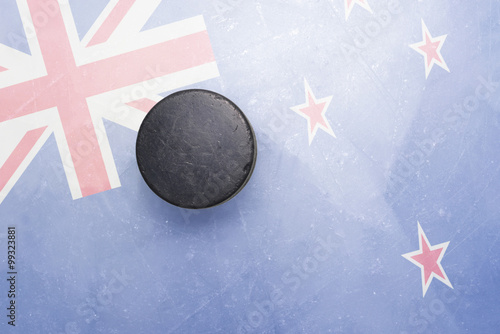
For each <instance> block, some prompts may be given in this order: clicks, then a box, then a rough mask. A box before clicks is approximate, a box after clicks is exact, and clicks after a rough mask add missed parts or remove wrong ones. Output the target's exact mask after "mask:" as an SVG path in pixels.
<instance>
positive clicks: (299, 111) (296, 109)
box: [290, 78, 337, 146]
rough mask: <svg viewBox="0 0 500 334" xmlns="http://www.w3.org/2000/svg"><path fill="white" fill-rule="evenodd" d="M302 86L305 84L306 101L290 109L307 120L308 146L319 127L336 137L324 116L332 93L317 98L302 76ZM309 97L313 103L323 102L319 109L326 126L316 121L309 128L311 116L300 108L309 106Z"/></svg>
mask: <svg viewBox="0 0 500 334" xmlns="http://www.w3.org/2000/svg"><path fill="white" fill-rule="evenodd" d="M304 86H305V99H306V102H305V103H303V104H301V105H297V106H294V107H291V108H290V109H291V110H293V111H294V112H295V113H297V114H299V115H300V116H302V117H303V118H305V119H306V120H307V133H308V138H309V146H310V145H311V144H312V141H313V139H314V137H315V136H316V134H317V132H318V129H319V128H321V129H322V130H323V131H325V132H326V133H328V134H329V135H331V136H333V137H334V138H337V136H336V135H335V133H334V132H333V129H332V127H331V125H330V122H329V121H328V119H327V118H326V117H325V113H326V111H327V110H328V107H329V106H330V102H331V100H332V98H333V95H331V96H327V97H323V98H321V99H317V98H316V97H315V96H314V93H313V91H312V90H311V87H310V86H309V83H308V82H307V79H306V78H304ZM310 98H312V102H313V103H314V104H315V105H318V104H323V103H324V106H323V110H322V111H321V117H322V119H323V121H324V122H325V124H326V125H327V126H326V127H325V126H324V125H323V124H321V123H316V124H315V126H314V128H313V129H312V130H311V117H309V116H308V115H306V114H305V113H304V112H303V111H302V109H305V108H308V107H310V106H311V100H310Z"/></svg>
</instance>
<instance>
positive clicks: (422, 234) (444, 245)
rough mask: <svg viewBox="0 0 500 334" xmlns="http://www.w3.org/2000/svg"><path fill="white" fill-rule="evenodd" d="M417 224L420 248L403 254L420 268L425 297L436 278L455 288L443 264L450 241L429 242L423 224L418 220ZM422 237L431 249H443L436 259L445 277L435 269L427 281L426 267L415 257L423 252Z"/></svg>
mask: <svg viewBox="0 0 500 334" xmlns="http://www.w3.org/2000/svg"><path fill="white" fill-rule="evenodd" d="M417 224H418V246H419V249H417V250H416V251H413V252H409V253H405V254H402V255H401V256H402V257H404V258H405V259H407V260H408V261H410V262H411V263H413V264H414V265H416V266H417V267H419V268H420V274H421V275H420V276H421V280H422V292H423V297H425V294H426V293H427V290H428V289H429V286H430V285H431V282H432V280H433V279H434V278H436V279H438V280H439V281H441V282H442V283H444V284H445V285H447V286H448V287H450V288H452V289H454V288H453V285H452V284H451V282H450V279H449V278H448V275H446V272H445V270H444V268H443V266H442V265H441V260H442V259H443V257H444V254H445V253H446V250H447V248H448V245H449V243H450V242H449V241H446V242H442V243H440V244H437V245H431V244H430V242H429V239H427V236H426V235H425V232H424V230H423V229H422V226H420V222H417ZM422 239H423V240H424V241H425V243H426V244H427V245H428V247H429V251H434V250H437V249H441V253H440V254H439V257H438V259H437V260H436V265H437V266H438V268H439V269H440V270H441V273H442V274H443V276H444V277H440V276H439V275H437V274H436V273H435V272H434V271H432V272H431V274H430V276H429V279H428V280H427V282H426V281H425V267H424V265H423V264H421V263H420V262H418V261H416V260H415V259H413V257H414V256H416V255H420V254H423V248H422V247H423V245H422Z"/></svg>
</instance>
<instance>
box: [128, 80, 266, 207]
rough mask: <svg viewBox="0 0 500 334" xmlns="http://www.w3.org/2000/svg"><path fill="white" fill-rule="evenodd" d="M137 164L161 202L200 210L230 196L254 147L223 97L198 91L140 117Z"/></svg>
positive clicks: (248, 169) (250, 164)
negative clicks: (142, 117) (142, 119)
mask: <svg viewBox="0 0 500 334" xmlns="http://www.w3.org/2000/svg"><path fill="white" fill-rule="evenodd" d="M136 155H137V164H138V166H139V170H140V172H141V174H142V176H143V178H144V180H145V181H146V183H147V184H148V186H149V187H150V188H151V190H153V191H154V192H155V193H156V194H157V195H158V196H159V197H161V198H163V199H164V200H165V201H167V202H169V203H171V204H173V205H176V206H179V207H182V208H189V209H202V208H208V207H212V206H216V205H218V204H221V203H224V202H226V201H228V200H229V199H231V198H233V197H234V196H235V195H236V194H237V193H238V192H239V191H240V190H241V189H242V188H243V187H244V186H245V185H246V183H247V182H248V180H249V179H250V176H251V174H252V172H253V169H254V167H255V162H256V158H257V143H256V140H255V134H254V132H253V129H252V126H251V125H250V122H249V121H248V119H247V118H246V117H245V115H244V114H243V112H242V111H241V110H240V109H239V108H238V107H237V106H236V105H235V104H234V103H233V102H231V101H230V100H228V99H227V98H225V97H224V96H222V95H220V94H217V93H214V92H211V91H207V90H200V89H191V90H184V91H180V92H176V93H173V94H171V95H169V96H167V97H166V98H164V99H163V100H161V101H160V102H158V103H157V104H156V105H155V106H154V107H153V108H152V109H151V111H150V112H149V113H148V115H147V116H146V117H145V119H144V121H143V123H142V124H141V127H140V129H139V133H138V135H137V144H136Z"/></svg>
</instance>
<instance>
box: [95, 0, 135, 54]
mask: <svg viewBox="0 0 500 334" xmlns="http://www.w3.org/2000/svg"><path fill="white" fill-rule="evenodd" d="M134 2H135V0H122V1H119V2H118V3H117V4H116V6H115V7H114V8H113V10H112V11H111V13H110V14H109V15H108V17H107V18H106V19H105V20H104V22H103V24H102V25H101V27H100V28H99V30H97V32H96V33H95V34H94V36H93V37H92V39H91V40H90V42H89V44H88V45H87V46H93V45H96V44H101V43H104V42H106V41H107V40H108V39H109V37H110V36H111V34H112V33H113V32H114V31H115V29H116V27H118V25H119V24H120V22H121V21H122V20H123V18H124V17H125V15H126V14H127V12H128V11H129V10H130V8H131V7H132V5H133V4H134Z"/></svg>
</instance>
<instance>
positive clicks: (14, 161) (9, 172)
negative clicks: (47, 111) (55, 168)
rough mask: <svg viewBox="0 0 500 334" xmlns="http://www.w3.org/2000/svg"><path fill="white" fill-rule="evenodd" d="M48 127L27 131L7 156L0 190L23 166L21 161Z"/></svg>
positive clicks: (0, 178) (0, 177)
mask: <svg viewBox="0 0 500 334" xmlns="http://www.w3.org/2000/svg"><path fill="white" fill-rule="evenodd" d="M46 128H47V127H46V126H44V127H43V128H39V129H35V130H31V131H28V132H26V134H25V135H24V137H23V138H22V139H21V141H20V142H19V144H17V146H16V148H15V149H14V151H13V152H12V154H11V155H10V156H9V157H8V158H7V161H5V163H4V164H3V166H2V167H0V191H2V190H3V189H4V188H5V186H6V185H7V182H8V181H9V180H10V179H11V177H12V176H13V175H14V173H15V172H16V170H17V169H18V168H19V166H21V163H22V162H23V161H24V159H26V157H27V156H28V154H29V153H30V151H31V150H32V149H33V147H34V146H35V144H36V142H37V141H38V139H40V137H41V136H42V134H43V132H44V131H45V129H46Z"/></svg>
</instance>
